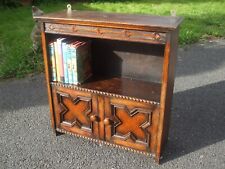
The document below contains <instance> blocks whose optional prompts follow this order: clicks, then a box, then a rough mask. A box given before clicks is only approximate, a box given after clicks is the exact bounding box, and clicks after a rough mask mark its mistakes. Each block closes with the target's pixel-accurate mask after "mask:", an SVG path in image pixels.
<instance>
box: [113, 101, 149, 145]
mask: <svg viewBox="0 0 225 169" xmlns="http://www.w3.org/2000/svg"><path fill="white" fill-rule="evenodd" d="M111 109H112V114H113V117H114V125H113V134H114V135H113V136H114V137H117V138H120V139H122V140H128V139H129V140H132V141H133V142H135V143H138V142H139V143H144V144H149V141H150V133H149V131H148V127H149V126H151V115H152V112H151V111H149V110H144V109H141V108H134V109H132V110H129V109H128V107H127V106H122V105H111Z"/></svg>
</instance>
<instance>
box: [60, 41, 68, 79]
mask: <svg viewBox="0 0 225 169" xmlns="http://www.w3.org/2000/svg"><path fill="white" fill-rule="evenodd" d="M68 53H69V52H68V49H67V44H66V43H65V42H64V43H62V56H63V64H64V66H63V69H64V83H69V77H68V63H67V62H68Z"/></svg>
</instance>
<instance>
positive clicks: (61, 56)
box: [57, 38, 64, 82]
mask: <svg viewBox="0 0 225 169" xmlns="http://www.w3.org/2000/svg"><path fill="white" fill-rule="evenodd" d="M62 40H63V39H61V38H59V39H57V46H58V57H59V76H60V82H64V68H63V66H64V64H63V54H62Z"/></svg>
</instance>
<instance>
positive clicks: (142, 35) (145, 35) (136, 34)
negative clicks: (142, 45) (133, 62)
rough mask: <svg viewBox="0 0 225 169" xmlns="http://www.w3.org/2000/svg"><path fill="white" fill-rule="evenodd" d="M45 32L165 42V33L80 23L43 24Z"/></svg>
mask: <svg viewBox="0 0 225 169" xmlns="http://www.w3.org/2000/svg"><path fill="white" fill-rule="evenodd" d="M45 32H46V33H52V34H65V35H68V34H69V35H77V36H84V37H93V38H102V39H115V40H118V39H119V40H125V41H133V42H146V43H155V44H165V33H156V32H147V31H137V30H129V29H115V28H113V29H112V28H102V27H93V26H82V25H75V24H73V25H69V24H68V25H66V24H52V23H46V24H45Z"/></svg>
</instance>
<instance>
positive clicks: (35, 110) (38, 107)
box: [0, 40, 225, 169]
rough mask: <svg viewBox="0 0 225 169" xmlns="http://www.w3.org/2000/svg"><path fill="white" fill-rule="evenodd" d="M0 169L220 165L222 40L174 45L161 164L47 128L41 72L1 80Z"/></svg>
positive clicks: (223, 146)
mask: <svg viewBox="0 0 225 169" xmlns="http://www.w3.org/2000/svg"><path fill="white" fill-rule="evenodd" d="M0 96H1V99H0V124H1V125H0V169H18V168H27V169H31V168H41V169H43V168H57V169H67V168H75V169H78V168H85V169H116V168H119V169H146V168H166V169H175V168H179V169H181V168H182V169H184V168H187V169H189V168H190V169H195V168H196V169H200V168H202V169H224V168H225V41H224V40H218V41H214V42H205V43H198V44H194V45H191V46H187V47H185V48H183V49H180V50H179V57H178V63H177V74H176V82H175V91H174V100H173V108H172V121H171V128H170V135H169V142H168V145H167V147H166V151H165V153H164V158H163V160H162V164H161V165H157V164H155V162H154V161H153V160H152V159H151V158H149V157H146V156H144V155H140V154H135V153H132V152H127V151H125V150H121V149H116V148H111V147H108V146H105V145H98V144H97V143H92V142H89V141H87V140H83V139H80V138H76V137H73V136H69V135H62V136H59V137H55V136H54V134H53V133H52V130H51V128H50V122H49V107H48V101H47V91H46V85H45V81H44V76H43V75H38V76H35V77H30V78H25V79H22V80H6V81H2V82H0Z"/></svg>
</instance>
